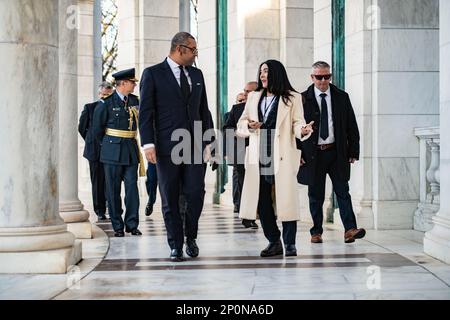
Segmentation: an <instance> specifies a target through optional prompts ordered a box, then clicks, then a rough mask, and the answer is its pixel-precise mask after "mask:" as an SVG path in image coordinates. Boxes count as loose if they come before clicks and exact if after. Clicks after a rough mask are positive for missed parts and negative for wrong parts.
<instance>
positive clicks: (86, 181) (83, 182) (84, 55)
mask: <svg viewBox="0 0 450 320" xmlns="http://www.w3.org/2000/svg"><path fill="white" fill-rule="evenodd" d="M77 2H78V18H79V29H78V67H77V68H78V115H80V114H81V112H82V111H83V107H84V105H85V104H87V103H92V102H94V101H96V100H97V93H96V92H95V91H96V90H97V88H96V87H97V85H98V84H97V83H95V80H94V77H95V71H94V61H95V59H94V27H93V22H94V0H78V1H77ZM94 92H95V94H94ZM83 151H84V140H83V139H82V138H81V136H80V135H78V159H79V161H78V183H79V191H80V192H83V193H89V194H90V192H91V190H92V189H91V179H90V174H89V162H88V161H87V160H86V159H84V158H83Z"/></svg>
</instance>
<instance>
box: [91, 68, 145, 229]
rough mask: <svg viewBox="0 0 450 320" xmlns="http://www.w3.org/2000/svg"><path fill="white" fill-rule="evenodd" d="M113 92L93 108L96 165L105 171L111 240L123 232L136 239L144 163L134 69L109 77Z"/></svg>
mask: <svg viewBox="0 0 450 320" xmlns="http://www.w3.org/2000/svg"><path fill="white" fill-rule="evenodd" d="M113 77H114V79H115V85H116V91H115V92H113V94H112V95H110V96H109V97H107V98H105V99H103V101H104V102H103V103H100V104H99V106H98V107H97V108H96V109H95V112H94V121H93V131H94V134H95V136H96V138H97V139H98V141H99V142H100V144H101V151H100V162H102V163H103V166H104V169H105V180H106V197H107V200H108V210H109V216H110V218H111V223H112V226H113V228H114V232H115V234H114V236H115V237H124V236H125V232H127V233H131V234H132V235H135V236H140V235H142V233H141V232H140V231H139V229H138V226H139V192H138V187H137V181H138V169H139V175H140V176H145V164H144V162H143V158H142V155H141V152H140V149H139V147H138V146H139V144H138V142H137V130H138V127H137V125H138V108H139V99H138V97H137V96H135V95H133V94H132V92H134V89H135V87H136V82H137V80H136V78H135V69H128V70H124V71H120V72H117V73H115V74H113ZM122 182H124V185H125V207H126V208H125V220H124V219H122V213H123V210H122V199H121V196H120V192H121V185H122ZM124 228H125V232H124Z"/></svg>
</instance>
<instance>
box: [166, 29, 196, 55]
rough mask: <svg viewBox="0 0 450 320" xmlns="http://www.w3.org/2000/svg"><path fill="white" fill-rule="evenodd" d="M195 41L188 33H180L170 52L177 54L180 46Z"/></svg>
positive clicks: (173, 40) (173, 39)
mask: <svg viewBox="0 0 450 320" xmlns="http://www.w3.org/2000/svg"><path fill="white" fill-rule="evenodd" d="M189 39H192V40H195V38H194V36H193V35H191V34H190V33H187V32H178V33H177V34H176V35H175V36H174V37H173V38H172V41H171V44H170V52H175V50H177V47H178V46H180V45H186V44H187V42H188V40H189Z"/></svg>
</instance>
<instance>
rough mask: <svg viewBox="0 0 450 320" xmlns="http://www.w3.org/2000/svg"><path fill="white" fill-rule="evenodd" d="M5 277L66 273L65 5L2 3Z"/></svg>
mask: <svg viewBox="0 0 450 320" xmlns="http://www.w3.org/2000/svg"><path fill="white" fill-rule="evenodd" d="M0 57H1V60H2V62H3V64H2V73H3V78H4V79H8V80H7V81H3V84H2V86H0V96H1V97H2V104H1V105H0V110H1V112H2V117H0V128H1V129H0V145H1V146H2V148H1V149H0V159H2V160H1V161H2V164H1V166H0V261H1V263H0V272H1V273H65V272H67V269H68V268H69V267H70V266H71V265H74V264H76V263H78V262H79V261H80V259H81V243H80V242H75V239H74V236H73V234H72V233H70V232H68V231H67V227H66V225H65V224H64V222H63V220H62V219H61V218H60V216H59V210H58V190H59V188H58V85H57V84H58V78H59V68H58V0H41V1H39V3H37V1H34V0H23V1H20V2H19V1H8V0H1V1H0Z"/></svg>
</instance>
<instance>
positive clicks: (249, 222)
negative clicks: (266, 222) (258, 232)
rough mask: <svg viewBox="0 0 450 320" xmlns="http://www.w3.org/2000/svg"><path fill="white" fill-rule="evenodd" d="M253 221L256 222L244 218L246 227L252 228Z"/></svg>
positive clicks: (243, 221)
mask: <svg viewBox="0 0 450 320" xmlns="http://www.w3.org/2000/svg"><path fill="white" fill-rule="evenodd" d="M252 222H253V223H254V221H253V220H247V219H242V225H243V226H244V227H245V229H248V228H251V227H252ZM256 227H258V226H256Z"/></svg>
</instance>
